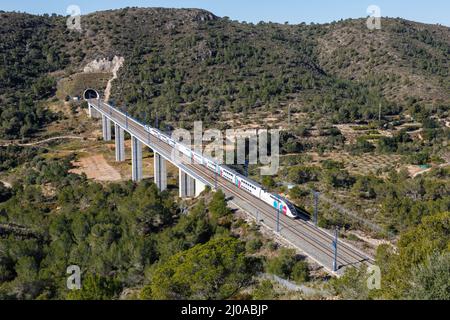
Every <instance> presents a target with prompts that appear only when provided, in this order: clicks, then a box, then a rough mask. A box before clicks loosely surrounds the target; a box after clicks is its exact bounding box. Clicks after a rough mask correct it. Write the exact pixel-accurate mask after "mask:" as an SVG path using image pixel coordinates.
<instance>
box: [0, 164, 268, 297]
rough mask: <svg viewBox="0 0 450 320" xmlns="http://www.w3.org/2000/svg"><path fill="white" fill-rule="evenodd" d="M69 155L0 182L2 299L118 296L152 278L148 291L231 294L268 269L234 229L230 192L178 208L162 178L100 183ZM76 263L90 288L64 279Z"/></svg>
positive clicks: (174, 294) (184, 294)
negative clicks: (158, 182)
mask: <svg viewBox="0 0 450 320" xmlns="http://www.w3.org/2000/svg"><path fill="white" fill-rule="evenodd" d="M70 160H71V158H66V159H62V160H46V159H45V158H42V157H40V156H36V157H35V158H34V160H32V161H30V162H28V163H27V164H26V166H25V168H24V170H25V172H23V177H24V178H23V179H21V180H20V183H18V184H16V185H15V186H14V188H13V189H12V190H8V189H6V188H5V187H3V185H2V187H1V188H0V201H1V203H0V298H1V299H5V298H6V299H54V298H68V299H111V298H118V297H119V295H120V293H121V292H122V290H123V289H124V288H142V287H143V285H144V283H148V286H146V287H145V288H144V289H143V291H142V293H141V297H142V298H145V299H148V298H149V299H158V298H202V299H206V298H210V299H211V298H216V299H217V298H229V297H232V296H234V295H236V294H238V293H239V292H240V290H241V289H243V288H246V287H248V286H249V285H250V284H251V283H252V277H253V276H254V275H256V274H257V273H258V272H259V271H260V270H262V262H261V261H260V259H259V258H252V257H250V256H248V254H247V251H246V250H247V249H246V246H245V243H242V242H241V241H239V240H237V239H236V238H235V237H234V236H233V234H232V233H231V225H232V219H231V216H230V214H231V212H230V210H229V209H228V208H227V205H226V202H225V197H224V195H223V193H221V192H218V193H215V194H214V195H213V196H212V198H210V199H209V200H208V201H207V203H206V202H205V201H204V200H202V201H199V202H198V204H197V205H196V206H195V207H193V208H191V210H189V214H188V215H180V210H179V208H178V206H177V204H176V203H175V202H174V198H173V196H172V195H170V194H169V193H167V192H165V193H159V192H158V190H157V188H156V186H155V185H154V184H150V183H149V182H142V183H140V184H138V185H136V184H133V183H122V184H110V185H108V186H102V185H100V184H97V183H93V182H90V181H88V180H86V178H85V177H83V176H77V175H73V174H69V173H68V172H67V170H68V169H69V168H70ZM205 252H207V253H208V255H204V254H203V253H205ZM191 257H193V258H191ZM196 259H199V261H197V260H196ZM181 261H185V263H180V262H181ZM193 264H195V265H197V264H200V265H201V266H202V268H203V269H198V268H194V265H193ZM70 265H78V266H80V268H81V270H82V279H83V288H82V290H79V291H69V290H68V289H67V288H66V279H67V276H68V275H67V274H66V268H67V267H68V266H70ZM213 266H216V268H213ZM169 274H174V275H177V274H178V275H179V277H177V276H173V277H169V278H168V275H169ZM188 274H189V275H190V276H189V277H187V276H186V275H188ZM206 278H208V279H210V280H211V281H210V282H208V281H206V282H205V281H199V280H198V279H203V280H205V279H206ZM212 283H214V286H213V287H208V286H209V285H210V284H212ZM138 292H139V290H138Z"/></svg>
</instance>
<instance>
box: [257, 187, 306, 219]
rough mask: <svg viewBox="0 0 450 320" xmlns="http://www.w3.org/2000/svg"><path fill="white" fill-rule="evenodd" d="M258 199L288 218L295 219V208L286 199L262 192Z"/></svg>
mask: <svg viewBox="0 0 450 320" xmlns="http://www.w3.org/2000/svg"><path fill="white" fill-rule="evenodd" d="M260 199H261V200H263V201H264V202H265V203H267V204H269V205H270V206H272V207H273V208H274V209H276V210H279V211H280V213H281V214H283V215H285V216H288V217H289V218H296V217H297V211H296V210H295V208H294V207H293V206H292V205H291V204H290V203H289V202H288V201H287V200H286V199H284V198H282V197H280V196H279V195H276V194H272V193H270V192H267V191H264V190H263V191H261V196H260Z"/></svg>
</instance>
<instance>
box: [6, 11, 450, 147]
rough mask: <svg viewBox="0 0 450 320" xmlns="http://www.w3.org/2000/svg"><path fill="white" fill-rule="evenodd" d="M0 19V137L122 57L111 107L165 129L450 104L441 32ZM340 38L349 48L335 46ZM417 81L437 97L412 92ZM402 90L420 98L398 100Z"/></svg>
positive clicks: (189, 20)
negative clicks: (65, 80)
mask: <svg viewBox="0 0 450 320" xmlns="http://www.w3.org/2000/svg"><path fill="white" fill-rule="evenodd" d="M0 14H1V24H0V34H1V35H2V42H1V45H0V55H1V59H0V90H1V91H0V106H1V118H0V119H1V121H0V124H1V126H0V136H1V137H4V138H12V137H14V138H16V137H23V136H27V135H29V134H31V133H33V132H34V131H35V130H36V129H38V128H39V127H40V126H42V125H43V124H45V123H46V122H48V121H49V120H51V117H50V115H49V114H48V113H46V112H45V111H44V110H43V109H42V106H41V103H40V102H39V101H41V100H42V99H45V98H46V97H48V96H49V95H51V94H52V93H53V92H54V89H55V84H56V82H55V81H56V80H57V79H58V78H60V77H61V76H63V75H64V73H61V72H59V71H65V72H66V73H67V74H71V73H73V72H74V71H76V70H77V69H78V70H79V69H80V68H81V67H82V66H83V65H85V64H86V63H87V62H90V61H92V60H93V59H95V58H102V57H109V58H110V57H112V56H113V55H119V56H124V57H125V64H124V66H123V67H122V68H121V70H120V72H119V78H118V79H117V80H116V81H114V84H113V91H112V92H113V99H114V100H115V103H116V104H117V105H125V106H126V108H127V109H128V111H129V112H131V113H132V114H134V115H135V116H137V117H139V118H141V119H145V120H147V121H151V122H152V123H153V122H154V121H155V120H156V118H158V119H159V120H160V122H159V123H160V124H161V125H163V123H164V122H165V123H170V124H172V125H174V126H185V127H189V126H190V125H189V123H190V122H191V121H192V120H203V121H204V122H205V123H206V124H208V125H210V124H212V123H214V122H215V121H217V120H219V119H223V118H224V116H225V115H226V114H227V113H228V112H231V113H232V114H237V113H239V114H242V115H244V117H245V116H246V115H249V114H251V113H253V112H254V111H255V110H260V111H269V112H277V111H279V109H280V106H281V105H282V104H287V103H294V108H293V112H309V113H312V112H313V113H314V116H313V118H315V119H321V118H323V117H324V116H325V118H326V119H328V120H329V121H332V122H338V123H342V122H349V121H355V120H371V119H376V118H377V117H378V108H379V107H380V106H381V107H382V109H383V115H384V116H387V115H390V114H398V113H399V112H401V111H402V110H403V111H406V110H409V109H410V108H413V109H414V110H419V111H426V112H428V113H429V114H437V113H439V112H441V111H442V109H443V108H444V107H445V105H446V104H447V105H448V102H449V97H448V95H447V94H445V91H446V90H445V88H447V87H448V68H449V65H448V61H449V59H448V50H449V43H448V32H449V31H448V28H446V27H438V26H424V25H421V24H416V23H412V22H407V21H403V20H399V19H392V20H391V19H389V20H387V22H386V24H385V26H386V28H384V29H383V30H382V31H380V32H379V33H370V32H368V31H367V30H366V29H364V26H365V21H364V20H362V19H361V20H346V21H341V22H337V23H331V24H325V25H315V24H312V25H305V24H300V25H295V26H292V25H280V24H274V23H259V24H257V25H254V24H247V23H237V22H234V21H230V20H228V19H227V18H218V17H215V16H214V15H212V14H211V13H208V12H206V11H202V10H170V9H135V8H127V9H123V10H115V11H106V12H99V13H95V14H91V15H88V16H84V17H83V18H82V28H83V31H82V32H77V31H71V30H68V29H67V28H66V24H65V22H66V21H65V18H64V17H61V16H47V15H44V16H32V15H27V14H20V13H0ZM366 34H368V37H366ZM348 37H351V39H347V38H348ZM340 38H342V39H341V40H340V41H342V42H345V41H347V40H348V41H349V44H348V45H346V46H345V47H342V45H340V44H339V43H336V40H337V39H340ZM370 41H372V42H370ZM380 42H382V43H383V46H378V45H377V44H378V43H380ZM325 43H328V44H327V45H325ZM360 48H363V49H360ZM388 56H393V57H394V56H395V57H397V56H398V57H400V58H399V59H401V61H400V62H398V64H395V63H393V62H392V61H390V60H387V59H386V57H388ZM353 67H354V68H357V70H351V68H353ZM376 69H380V70H382V72H376V71H375V70H376ZM349 70H351V73H354V75H352V74H348V71H349ZM362 70H372V71H370V72H369V74H366V73H363V72H362ZM374 74H375V75H376V76H375V75H374ZM355 76H356V79H355ZM413 76H414V77H415V78H414V79H416V78H417V77H419V80H420V81H419V83H422V82H426V83H427V85H428V86H430V88H432V90H433V92H438V93H439V94H436V95H433V96H432V97H430V96H428V94H427V92H423V91H422V90H415V88H414V85H412V86H411V83H413V80H412V77H413ZM355 80H357V81H355ZM414 81H415V80H414ZM400 88H402V90H407V91H408V92H414V95H413V97H411V96H405V95H404V94H399V95H398V96H397V95H392V94H391V92H392V91H396V90H400ZM402 92H403V91H402ZM80 93H81V92H80ZM411 99H412V100H411Z"/></svg>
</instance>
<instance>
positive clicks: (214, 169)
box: [203, 157, 219, 173]
mask: <svg viewBox="0 0 450 320" xmlns="http://www.w3.org/2000/svg"><path fill="white" fill-rule="evenodd" d="M203 165H205V166H206V168H208V169H209V170H211V171H212V172H216V173H219V170H218V165H217V164H216V163H215V162H214V161H212V160H210V159H208V158H205V157H203Z"/></svg>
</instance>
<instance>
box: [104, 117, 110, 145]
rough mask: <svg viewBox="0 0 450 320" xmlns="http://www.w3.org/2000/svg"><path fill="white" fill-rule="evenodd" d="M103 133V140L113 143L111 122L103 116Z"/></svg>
mask: <svg viewBox="0 0 450 320" xmlns="http://www.w3.org/2000/svg"><path fill="white" fill-rule="evenodd" d="M102 133H103V140H105V141H111V120H109V119H108V118H107V117H106V116H104V115H102Z"/></svg>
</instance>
